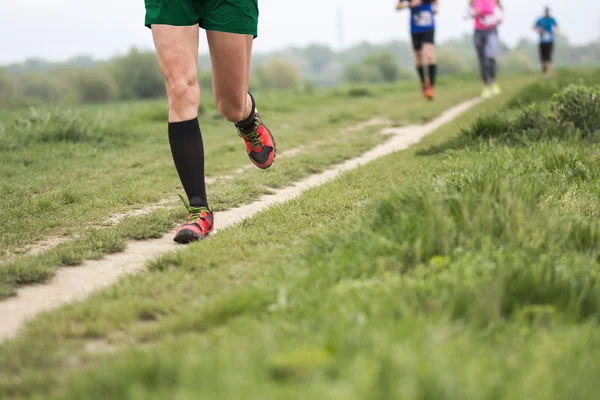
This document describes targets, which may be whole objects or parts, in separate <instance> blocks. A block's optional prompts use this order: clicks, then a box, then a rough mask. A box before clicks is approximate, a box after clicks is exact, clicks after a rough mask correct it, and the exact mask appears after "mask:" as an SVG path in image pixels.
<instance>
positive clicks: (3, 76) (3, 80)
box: [0, 68, 18, 107]
mask: <svg viewBox="0 0 600 400" xmlns="http://www.w3.org/2000/svg"><path fill="white" fill-rule="evenodd" d="M17 96H18V86H17V81H16V80H15V78H14V77H13V76H12V75H11V73H10V72H9V71H8V70H7V69H6V68H0V107H9V106H11V105H13V103H14V102H15V100H16V98H17Z"/></svg>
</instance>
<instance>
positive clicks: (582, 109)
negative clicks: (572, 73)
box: [553, 85, 600, 136]
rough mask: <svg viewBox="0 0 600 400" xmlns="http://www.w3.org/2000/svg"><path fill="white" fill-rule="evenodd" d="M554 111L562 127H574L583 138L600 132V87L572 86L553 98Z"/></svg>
mask: <svg viewBox="0 0 600 400" xmlns="http://www.w3.org/2000/svg"><path fill="white" fill-rule="evenodd" d="M553 103H554V104H553V110H554V113H555V114H556V119H557V121H558V123H559V124H560V125H563V126H565V125H566V126H572V127H574V128H576V129H578V130H580V131H581V133H582V135H583V136H591V135H593V134H594V133H595V132H597V131H599V130H600V85H596V86H593V87H586V86H583V85H571V86H568V87H567V88H566V89H564V90H563V91H562V92H560V93H557V94H556V95H554V97H553Z"/></svg>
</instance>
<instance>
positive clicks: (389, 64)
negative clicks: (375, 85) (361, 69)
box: [363, 52, 400, 82]
mask: <svg viewBox="0 0 600 400" xmlns="http://www.w3.org/2000/svg"><path fill="white" fill-rule="evenodd" d="M363 64H364V65H366V66H373V67H375V68H377V69H378V70H379V72H380V73H381V78H382V79H383V81H384V82H396V81H397V80H398V78H399V76H400V68H399V67H398V64H397V63H396V60H395V59H394V56H393V55H392V54H390V53H389V52H381V53H376V54H371V55H369V56H367V57H366V58H365V59H364V60H363Z"/></svg>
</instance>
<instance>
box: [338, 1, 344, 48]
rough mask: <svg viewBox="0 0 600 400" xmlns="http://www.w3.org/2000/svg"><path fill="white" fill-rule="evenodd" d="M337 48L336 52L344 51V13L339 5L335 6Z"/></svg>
mask: <svg viewBox="0 0 600 400" xmlns="http://www.w3.org/2000/svg"><path fill="white" fill-rule="evenodd" d="M337 47H338V51H341V50H343V49H344V13H343V10H342V6H341V5H340V4H339V3H338V5H337Z"/></svg>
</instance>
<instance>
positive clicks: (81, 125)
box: [0, 81, 477, 298]
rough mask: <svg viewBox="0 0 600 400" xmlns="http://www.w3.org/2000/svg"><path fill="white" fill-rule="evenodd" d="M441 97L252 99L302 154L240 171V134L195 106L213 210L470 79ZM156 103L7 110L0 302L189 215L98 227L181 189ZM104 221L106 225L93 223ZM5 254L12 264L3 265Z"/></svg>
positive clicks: (290, 175)
mask: <svg viewBox="0 0 600 400" xmlns="http://www.w3.org/2000/svg"><path fill="white" fill-rule="evenodd" d="M441 87H442V88H443V87H446V88H447V90H448V94H447V95H446V96H440V98H439V100H438V101H437V102H436V103H434V104H432V105H431V106H430V107H422V105H423V103H422V101H421V100H420V99H419V98H418V93H416V92H415V90H414V87H413V85H406V84H404V85H398V86H386V87H376V86H374V87H368V88H339V89H335V90H328V91H323V92H317V93H316V94H312V95H308V94H293V95H285V94H279V93H271V94H269V93H267V94H265V95H263V96H260V97H261V102H260V103H259V105H260V109H261V112H262V113H263V115H264V116H265V117H267V116H268V117H269V119H268V123H269V126H270V127H271V129H272V130H273V131H274V132H276V133H277V143H278V150H279V152H280V154H284V152H286V151H287V150H293V149H295V150H298V152H297V153H296V154H295V155H293V156H289V157H287V158H283V157H280V159H278V163H277V168H273V169H270V170H269V171H266V172H265V171H258V170H255V169H248V170H247V171H244V173H243V174H240V173H237V174H236V171H237V170H238V169H239V168H241V167H246V166H248V165H249V160H248V158H247V156H246V154H245V152H244V147H243V142H242V141H241V139H240V138H239V137H237V135H236V133H235V130H234V129H232V126H231V125H230V124H228V123H227V122H226V121H224V120H223V119H222V118H221V117H219V116H218V113H217V112H216V111H215V109H214V108H212V107H213V106H211V104H212V103H207V104H208V105H207V106H206V107H205V108H203V109H202V110H201V126H202V129H203V136H204V141H205V147H206V164H207V174H208V175H209V176H210V177H216V178H217V177H219V176H223V175H231V174H234V175H235V176H234V177H233V178H234V179H227V180H223V179H215V180H214V181H213V182H212V183H210V184H209V185H208V194H209V201H210V203H211V206H212V207H213V208H214V209H215V210H223V209H227V208H231V207H234V206H238V205H240V204H243V203H247V202H250V201H252V200H254V199H256V198H257V197H258V196H260V195H261V194H264V193H266V192H268V191H269V188H276V187H281V186H284V185H286V184H289V183H290V182H293V181H295V180H298V179H300V178H302V177H304V176H306V175H308V174H311V173H314V172H318V171H320V170H322V169H323V168H326V167H327V166H329V165H332V164H336V163H339V162H341V161H343V160H345V159H347V158H351V157H353V156H356V155H357V154H360V153H362V152H363V151H365V150H367V149H369V148H371V147H373V146H375V145H376V144H378V143H380V142H382V141H383V140H385V137H384V136H382V135H379V134H378V132H379V129H377V128H376V127H375V128H374V127H369V128H365V129H362V130H361V131H357V132H352V133H351V134H350V133H349V134H345V135H340V130H342V128H345V127H350V126H353V125H355V124H357V123H358V122H362V121H365V120H368V119H369V118H372V117H376V116H381V117H386V118H389V119H390V120H391V121H392V123H393V124H395V125H406V124H412V123H420V122H423V121H427V120H430V119H432V118H433V117H434V116H436V115H438V114H439V113H440V112H441V111H442V110H444V109H446V108H448V107H449V106H451V105H452V104H454V103H455V102H457V101H462V100H465V99H468V98H471V97H472V96H473V95H474V94H475V93H476V92H477V85H476V83H474V82H468V81H465V82H458V83H454V84H453V85H452V84H448V83H444V82H442V85H441ZM166 117H167V113H166V109H165V104H164V102H160V103H139V104H135V103H134V104H117V105H106V106H103V107H101V108H98V107H95V108H92V107H89V106H86V107H83V108H82V109H81V110H41V111H39V110H38V111H36V112H25V113H19V114H17V115H15V116H12V117H11V116H7V117H5V123H4V128H3V129H2V130H0V132H3V133H2V134H0V175H2V176H3V177H6V179H3V180H2V181H1V182H0V220H2V221H3V224H2V228H1V229H2V231H1V232H0V263H2V253H4V259H5V262H4V264H5V265H3V267H2V268H0V298H1V297H6V296H11V295H13V294H14V293H15V291H14V290H15V287H16V286H17V285H20V284H29V283H34V282H43V281H45V280H46V279H48V278H49V277H51V276H52V274H53V272H54V269H55V268H56V267H57V266H72V265H78V264H80V263H81V262H83V261H84V260H86V259H94V258H99V257H102V256H103V255H105V254H108V253H112V252H118V251H121V250H122V249H123V248H124V247H125V245H126V241H127V240H130V239H136V240H137V239H145V238H152V237H157V236H160V235H162V234H163V233H164V232H166V231H167V230H168V229H169V228H170V227H171V226H172V224H173V223H174V222H176V221H180V220H181V219H182V218H184V216H185V212H186V211H185V209H184V208H183V207H181V206H180V207H178V208H176V209H170V210H157V211H155V212H153V213H151V214H149V215H144V216H139V217H130V218H126V219H125V221H124V222H123V223H121V224H119V225H118V226H113V227H106V226H103V225H106V223H105V221H106V218H107V217H109V216H110V215H111V214H112V213H121V212H124V211H127V210H131V209H135V208H141V207H143V206H146V205H148V204H154V203H157V202H160V201H163V200H164V199H177V196H176V193H177V192H181V188H180V186H179V181H178V178H177V176H176V172H175V169H174V168H173V167H172V160H171V155H170V152H169V150H168V140H167V135H166V122H165V121H166ZM98 227H103V228H104V229H96V228H98ZM72 236H74V237H77V240H74V241H69V242H68V243H66V244H63V245H61V246H58V247H56V248H55V249H52V250H51V251H46V252H43V253H42V254H39V255H35V256H27V257H15V254H17V255H18V254H19V253H20V252H22V251H23V249H24V248H25V247H26V246H27V245H29V244H31V243H35V242H36V241H39V240H43V239H46V238H48V237H51V238H55V237H58V238H60V237H72ZM6 260H8V262H7V261H6Z"/></svg>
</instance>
